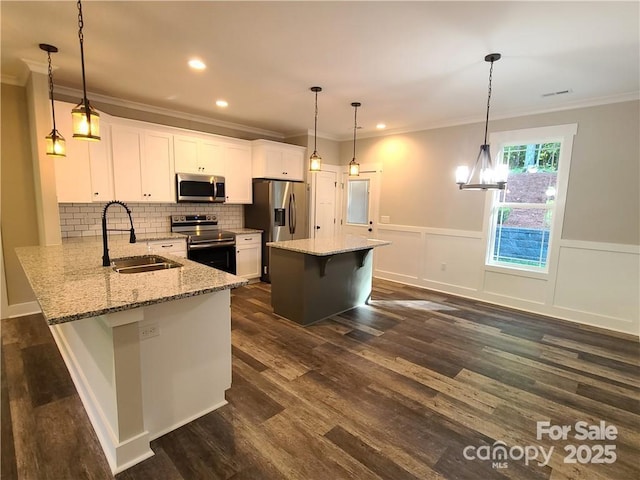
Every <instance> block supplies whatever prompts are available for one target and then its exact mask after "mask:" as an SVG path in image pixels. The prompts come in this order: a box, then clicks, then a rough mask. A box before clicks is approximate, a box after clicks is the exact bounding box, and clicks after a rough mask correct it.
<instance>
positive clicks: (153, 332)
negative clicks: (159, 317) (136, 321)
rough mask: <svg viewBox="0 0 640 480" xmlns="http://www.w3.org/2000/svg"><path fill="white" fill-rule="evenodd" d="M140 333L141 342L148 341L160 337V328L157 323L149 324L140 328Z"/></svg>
mask: <svg viewBox="0 0 640 480" xmlns="http://www.w3.org/2000/svg"><path fill="white" fill-rule="evenodd" d="M138 331H139V332H140V340H146V339H147V338H151V337H157V336H158V335H160V327H159V326H158V324H157V323H147V324H145V325H140V326H139V327H138Z"/></svg>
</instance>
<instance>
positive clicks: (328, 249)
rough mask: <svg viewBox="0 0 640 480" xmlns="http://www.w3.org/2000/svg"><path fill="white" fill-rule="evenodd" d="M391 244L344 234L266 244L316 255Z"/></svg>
mask: <svg viewBox="0 0 640 480" xmlns="http://www.w3.org/2000/svg"><path fill="white" fill-rule="evenodd" d="M384 245H391V242H389V241H386V240H374V239H369V238H362V237H358V236H354V235H344V236H337V237H332V238H304V239H300V240H285V241H282V242H268V243H267V246H268V247H272V248H281V249H283V250H291V251H292V252H300V253H306V254H308V255H315V256H317V257H326V256H328V255H336V254H338V253H346V252H355V251H357V250H368V249H370V248H375V247H382V246H384Z"/></svg>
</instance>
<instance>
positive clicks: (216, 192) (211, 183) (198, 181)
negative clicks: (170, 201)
mask: <svg viewBox="0 0 640 480" xmlns="http://www.w3.org/2000/svg"><path fill="white" fill-rule="evenodd" d="M176 195H177V200H178V202H179V203H180V202H199V203H222V202H224V201H225V199H226V194H225V189H224V177H220V176H217V175H198V174H193V173H176Z"/></svg>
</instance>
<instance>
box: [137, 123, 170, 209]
mask: <svg viewBox="0 0 640 480" xmlns="http://www.w3.org/2000/svg"><path fill="white" fill-rule="evenodd" d="M172 153H173V139H172V135H170V134H168V133H161V132H152V131H146V132H145V134H144V155H143V162H142V199H143V200H144V201H147V202H175V201H176V198H175V184H174V181H173V177H174V169H173V155H172Z"/></svg>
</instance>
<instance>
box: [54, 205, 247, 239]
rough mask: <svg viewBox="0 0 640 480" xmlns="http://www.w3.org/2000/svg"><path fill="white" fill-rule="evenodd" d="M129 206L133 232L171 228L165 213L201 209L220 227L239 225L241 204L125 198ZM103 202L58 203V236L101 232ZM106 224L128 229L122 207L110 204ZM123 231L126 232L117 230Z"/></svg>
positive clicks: (148, 231)
mask: <svg viewBox="0 0 640 480" xmlns="http://www.w3.org/2000/svg"><path fill="white" fill-rule="evenodd" d="M126 203H127V206H128V207H129V209H130V210H131V217H132V218H133V226H134V228H135V230H136V233H166V232H169V231H171V224H170V221H169V216H171V215H188V214H195V213H202V214H207V215H216V216H217V217H218V225H219V226H220V228H242V227H243V225H244V212H243V207H242V205H220V204H201V203H193V204H190V203H181V204H176V203H134V202H131V203H130V202H126ZM104 206H105V204H103V203H59V204H58V209H59V211H60V230H61V232H62V238H69V237H91V236H97V235H102V210H103V209H104ZM107 220H108V226H109V228H122V229H128V228H131V227H130V226H129V218H128V216H127V213H126V212H125V210H124V208H122V207H120V206H118V205H113V206H111V207H109V212H108V214H107ZM117 233H118V232H109V235H113V234H117ZM121 233H122V234H126V233H127V232H121Z"/></svg>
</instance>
